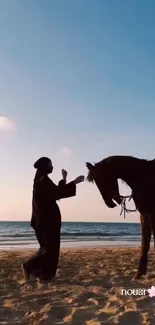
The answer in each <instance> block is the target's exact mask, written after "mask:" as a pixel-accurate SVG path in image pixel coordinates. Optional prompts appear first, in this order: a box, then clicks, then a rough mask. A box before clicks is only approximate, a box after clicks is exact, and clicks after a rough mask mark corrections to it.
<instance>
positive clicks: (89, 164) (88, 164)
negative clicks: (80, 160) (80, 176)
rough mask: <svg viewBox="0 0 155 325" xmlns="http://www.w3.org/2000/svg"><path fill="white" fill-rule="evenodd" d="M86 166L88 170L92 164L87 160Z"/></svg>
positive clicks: (91, 167)
mask: <svg viewBox="0 0 155 325" xmlns="http://www.w3.org/2000/svg"><path fill="white" fill-rule="evenodd" d="M86 167H87V168H88V169H89V170H92V169H93V167H94V166H93V165H92V164H91V163H89V162H86Z"/></svg>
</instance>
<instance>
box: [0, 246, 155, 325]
mask: <svg viewBox="0 0 155 325" xmlns="http://www.w3.org/2000/svg"><path fill="white" fill-rule="evenodd" d="M30 254H32V251H26V250H25V251H18V252H17V251H1V252H0V266H1V268H0V324H14V325H15V324H16V325H17V324H23V325H29V324H33V325H37V324H40V325H55V324H64V325H69V324H75V325H85V324H87V325H100V324H107V325H112V324H120V325H128V324H130V325H132V324H133V325H140V324H145V325H153V324H154V321H155V297H154V298H151V297H150V296H149V294H148V292H147V291H145V290H144V289H149V288H150V287H151V286H153V285H154V284H155V269H154V267H153V266H154V261H155V253H154V251H153V250H151V252H150V258H149V263H148V275H147V277H143V278H142V279H141V280H139V281H137V282H133V281H131V280H132V277H133V275H134V274H135V272H136V268H137V263H138V258H139V249H137V248H83V249H61V255H60V262H59V268H58V272H57V279H56V280H55V282H54V283H49V284H47V283H46V284H41V283H38V282H37V281H36V280H32V281H30V282H29V283H25V281H24V280H23V276H22V272H21V268H20V265H21V263H22V262H23V261H24V260H25V259H26V258H27V257H28V256H30ZM122 289H125V290H128V289H131V290H133V289H134V291H133V292H132V294H131V290H129V291H125V290H124V291H123V294H122ZM136 289H137V290H136ZM140 289H141V290H140ZM142 289H143V291H142ZM127 293H129V295H127ZM133 293H134V295H133Z"/></svg>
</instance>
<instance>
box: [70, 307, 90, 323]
mask: <svg viewBox="0 0 155 325" xmlns="http://www.w3.org/2000/svg"><path fill="white" fill-rule="evenodd" d="M92 318H94V312H93V311H92V309H90V308H78V309H76V310H74V311H73V313H72V321H73V322H74V321H83V324H84V322H86V321H89V320H91V319H92Z"/></svg>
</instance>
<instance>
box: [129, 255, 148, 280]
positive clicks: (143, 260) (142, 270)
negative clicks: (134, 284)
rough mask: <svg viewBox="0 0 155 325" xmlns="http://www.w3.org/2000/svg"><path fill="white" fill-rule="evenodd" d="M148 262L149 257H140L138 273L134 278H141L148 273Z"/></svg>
mask: <svg viewBox="0 0 155 325" xmlns="http://www.w3.org/2000/svg"><path fill="white" fill-rule="evenodd" d="M147 262H148V259H147V257H143V256H141V257H140V261H139V266H138V270H137V273H136V275H135V276H134V277H133V279H132V280H139V279H140V278H141V276H142V275H146V271H147Z"/></svg>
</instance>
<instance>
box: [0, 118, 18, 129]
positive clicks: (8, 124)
mask: <svg viewBox="0 0 155 325" xmlns="http://www.w3.org/2000/svg"><path fill="white" fill-rule="evenodd" d="M14 128H15V123H14V121H13V120H11V119H9V118H8V117H4V116H0V131H1V130H2V131H10V130H13V129H14Z"/></svg>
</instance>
